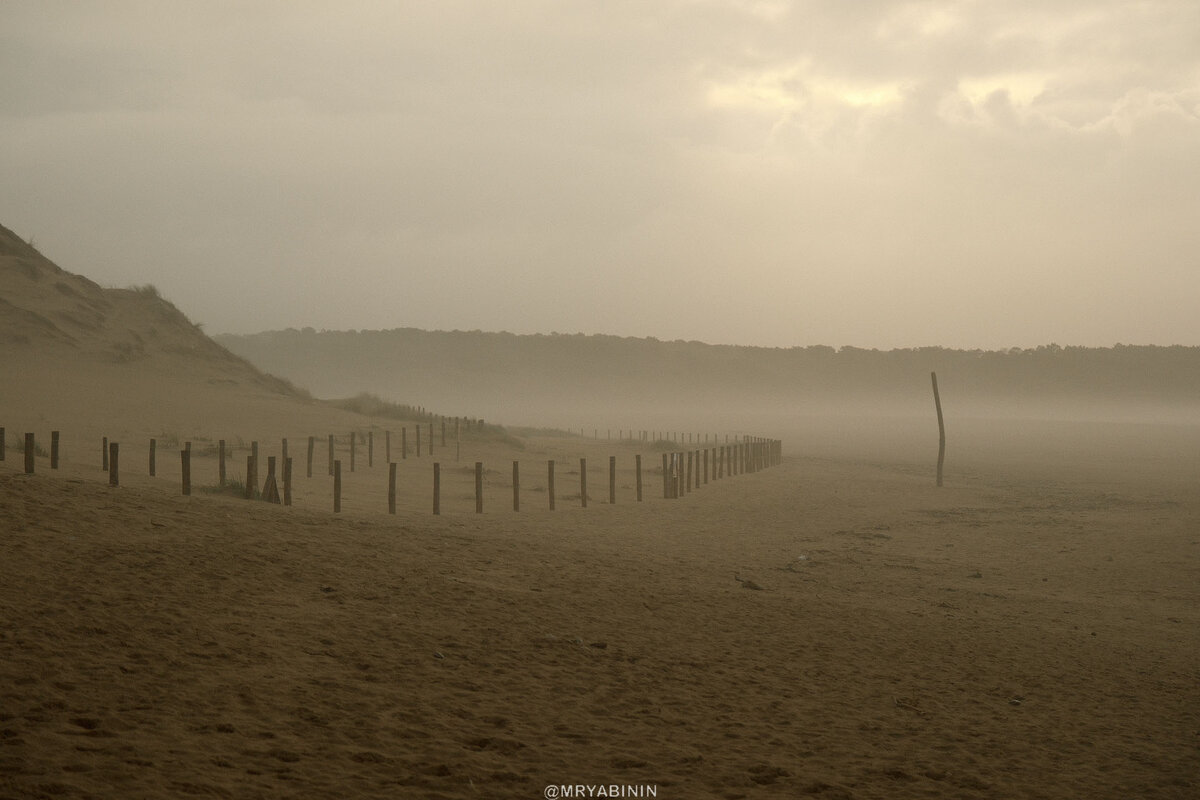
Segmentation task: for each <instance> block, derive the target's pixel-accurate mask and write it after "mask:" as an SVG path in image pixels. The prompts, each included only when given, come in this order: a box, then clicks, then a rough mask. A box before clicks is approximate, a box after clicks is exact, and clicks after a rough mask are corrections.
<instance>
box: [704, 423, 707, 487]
mask: <svg viewBox="0 0 1200 800" xmlns="http://www.w3.org/2000/svg"><path fill="white" fill-rule="evenodd" d="M704 438H705V440H706V441H707V439H708V436H707V435H705V437H704ZM704 482H705V483H708V448H707V447H706V448H704Z"/></svg>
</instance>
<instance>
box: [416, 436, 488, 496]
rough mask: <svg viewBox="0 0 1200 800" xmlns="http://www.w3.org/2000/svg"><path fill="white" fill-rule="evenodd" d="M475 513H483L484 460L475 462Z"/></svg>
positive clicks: (431, 443)
mask: <svg viewBox="0 0 1200 800" xmlns="http://www.w3.org/2000/svg"><path fill="white" fill-rule="evenodd" d="M429 446H430V447H432V446H433V426H432V425H430V431H429ZM475 513H476V514H482V513H483V462H482V461H476V462H475Z"/></svg>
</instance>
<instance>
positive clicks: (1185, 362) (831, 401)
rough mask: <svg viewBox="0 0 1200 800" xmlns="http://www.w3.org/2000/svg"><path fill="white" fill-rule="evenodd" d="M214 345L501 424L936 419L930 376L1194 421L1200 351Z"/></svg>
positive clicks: (280, 340)
mask: <svg viewBox="0 0 1200 800" xmlns="http://www.w3.org/2000/svg"><path fill="white" fill-rule="evenodd" d="M216 339H217V341H218V342H220V343H221V344H222V345H224V346H225V347H227V348H228V349H229V350H231V351H233V352H234V353H237V354H238V355H241V356H243V357H245V358H246V359H248V360H249V361H251V362H252V363H254V364H255V365H257V366H258V367H260V368H261V369H264V370H266V371H268V372H270V373H273V374H275V375H279V376H281V377H284V378H287V379H289V380H291V381H294V382H296V383H298V384H300V385H301V386H303V387H305V388H307V389H309V390H310V391H311V392H313V394H315V395H317V396H318V397H326V398H333V397H348V396H351V395H353V394H356V393H359V392H373V393H375V394H378V395H380V396H383V397H385V398H387V399H390V400H396V401H400V402H406V403H412V404H414V405H418V404H419V405H423V406H425V407H428V408H433V409H438V410H440V411H442V413H448V414H456V413H460V412H461V413H465V414H476V415H487V416H488V417H490V418H492V419H495V420H496V421H500V422H513V423H518V422H520V423H528V422H530V421H531V419H532V418H533V417H535V416H536V417H537V418H538V419H544V420H548V421H555V422H556V424H557V421H558V420H566V419H572V420H573V419H578V418H579V417H580V416H581V415H585V416H586V415H591V416H595V415H597V414H606V415H607V417H608V418H612V417H613V416H614V415H616V414H617V413H618V412H619V413H621V414H635V413H636V414H639V415H646V414H652V415H653V416H654V417H656V418H663V419H669V418H671V417H672V415H679V416H681V417H691V418H696V417H700V416H705V417H710V418H711V417H717V416H726V415H729V414H735V413H738V412H741V413H750V414H770V415H774V414H777V413H781V412H782V413H788V414H812V415H824V414H858V413H867V414H872V415H878V414H881V413H882V414H891V415H899V416H902V415H910V414H924V413H926V412H927V410H928V408H929V405H930V402H931V391H930V378H929V373H930V372H932V371H936V372H937V373H938V382H939V385H940V388H941V393H942V397H943V400H944V401H945V402H946V403H947V405H948V406H950V407H952V408H954V409H955V410H956V411H958V412H959V413H969V414H973V415H977V416H999V417H1007V416H1030V417H1037V416H1047V415H1050V416H1071V417H1078V418H1081V419H1086V418H1106V417H1112V418H1121V419H1126V420H1128V419H1138V418H1140V417H1143V416H1146V417H1153V418H1154V419H1156V420H1162V419H1163V418H1164V417H1170V418H1171V419H1172V420H1176V421H1188V420H1192V421H1194V420H1195V419H1196V416H1195V414H1194V412H1195V411H1196V409H1197V405H1198V404H1197V398H1200V348H1198V347H1184V346H1166V347H1163V346H1142V345H1122V344H1118V345H1116V346H1114V347H1105V348H1091V347H1060V346H1058V345H1054V344H1050V345H1045V346H1041V347H1036V348H1027V349H1019V348H1013V349H1010V350H1003V351H986V350H953V349H947V348H942V347H922V348H914V349H898V350H872V349H863V348H858V347H840V348H833V347H828V346H823V345H815V346H808V347H792V348H766V347H744V346H734V345H712V344H704V343H702V342H696V341H680V340H676V341H660V340H658V339H654V338H629V337H619V336H610V335H585V334H558V333H553V334H533V335H516V334H511V333H503V332H501V333H489V332H483V331H425V330H418V329H415V328H397V329H392V330H380V331H316V330H313V329H311V328H305V329H303V330H296V329H288V330H282V331H270V332H264V333H258V334H251V335H221V336H217V337H216Z"/></svg>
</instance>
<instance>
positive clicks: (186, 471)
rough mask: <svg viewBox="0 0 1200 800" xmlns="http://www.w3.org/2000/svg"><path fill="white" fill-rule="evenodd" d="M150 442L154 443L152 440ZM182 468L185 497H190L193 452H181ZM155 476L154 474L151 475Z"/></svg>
mask: <svg viewBox="0 0 1200 800" xmlns="http://www.w3.org/2000/svg"><path fill="white" fill-rule="evenodd" d="M150 441H154V440H153V439H151V440H150ZM179 461H180V467H181V468H182V470H183V496H184V497H188V496H189V495H191V493H192V451H191V450H180V451H179ZM150 474H152V475H153V474H154V473H150Z"/></svg>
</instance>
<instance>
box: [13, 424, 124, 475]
mask: <svg viewBox="0 0 1200 800" xmlns="http://www.w3.org/2000/svg"><path fill="white" fill-rule="evenodd" d="M25 442H26V444H27V445H32V444H33V434H32V433H29V434H26V435H25ZM25 452H26V453H29V454H30V455H27V456H25V464H26V466H27V467H28V471H29V472H33V455H32V453H33V448H32V447H26V448H25ZM120 454H121V446H120V445H119V444H117V443H116V442H109V443H108V485H109V486H119V485H120V483H121V468H120V466H118V464H119V461H120V459H119V458H118V456H120Z"/></svg>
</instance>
